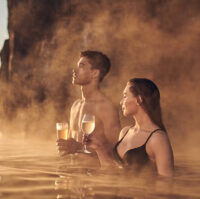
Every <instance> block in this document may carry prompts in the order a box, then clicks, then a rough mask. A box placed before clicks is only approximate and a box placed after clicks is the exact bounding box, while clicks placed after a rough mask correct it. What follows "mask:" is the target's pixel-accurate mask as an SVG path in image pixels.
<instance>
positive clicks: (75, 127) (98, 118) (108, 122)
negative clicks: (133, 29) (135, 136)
mask: <svg viewBox="0 0 200 199" xmlns="http://www.w3.org/2000/svg"><path fill="white" fill-rule="evenodd" d="M109 70H110V60H109V58H108V57H107V56H106V55H104V54H103V53H101V52H97V51H84V52H81V56H80V59H79V61H78V64H77V67H76V68H75V69H74V70H73V78H72V83H73V84H76V85H79V86H81V94H82V97H81V99H78V100H76V101H75V102H74V103H73V105H72V107H71V111H70V135H71V136H70V137H71V138H69V139H68V140H58V143H57V145H58V150H59V152H60V154H61V155H65V154H73V153H76V152H79V151H80V150H82V148H83V145H82V138H83V132H82V130H81V121H82V118H83V115H84V114H85V113H89V114H92V115H94V116H95V130H94V132H93V136H95V138H97V139H101V140H102V141H104V140H105V142H107V143H108V144H110V145H111V146H114V144H115V143H116V142H117V140H118V136H119V132H120V122H119V116H118V111H117V109H116V108H115V107H114V105H113V104H112V102H111V101H110V100H109V99H107V98H106V97H105V96H104V95H103V94H102V93H101V91H100V90H99V87H100V83H101V81H102V80H103V78H104V77H105V75H106V74H107V73H108V72H109ZM89 147H91V148H92V149H94V150H95V145H94V144H93V143H92V141H91V143H90V145H89ZM89 150H91V149H89Z"/></svg>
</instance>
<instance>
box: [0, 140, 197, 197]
mask: <svg viewBox="0 0 200 199" xmlns="http://www.w3.org/2000/svg"><path fill="white" fill-rule="evenodd" d="M175 158H176V174H175V177H174V179H173V180H170V179H163V178H155V177H152V176H151V175H149V174H148V173H143V174H141V175H137V177H136V176H134V175H130V174H127V173H124V172H123V171H122V170H121V169H118V170H112V171H108V170H100V169H99V168H98V167H97V165H98V164H96V165H94V164H93V165H92V166H90V167H89V166H88V165H86V164H85V163H86V162H87V161H85V163H84V162H83V160H86V159H88V158H87V157H85V156H84V157H83V158H82V159H79V157H78V156H69V157H66V158H59V157H58V155H57V153H56V149H55V143H54V142H52V143H45V142H43V143H42V142H34V143H23V142H12V143H10V141H9V142H7V141H5V140H4V141H0V198H10V199H11V198H12V199H13V198H20V199H21V198H37V199H39V198H48V199H50V198H54V199H56V198H57V199H60V198H65V199H66V198H68V199H71V198H87V199H90V198H97V199H98V198H105V199H146V198H148V199H151V198H155V199H168V198H173V199H177V198H183V199H186V198H191V199H196V198H200V190H199V185H200V162H199V161H197V160H195V159H190V160H189V159H188V158H186V157H181V156H178V157H175Z"/></svg>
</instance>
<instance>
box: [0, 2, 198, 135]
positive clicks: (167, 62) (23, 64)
mask: <svg viewBox="0 0 200 199" xmlns="http://www.w3.org/2000/svg"><path fill="white" fill-rule="evenodd" d="M8 8H9V24H8V27H9V36H10V40H9V50H10V56H9V82H10V83H9V87H6V90H7V91H9V92H8V93H7V94H6V95H5V96H4V97H3V98H2V99H1V100H2V101H3V102H2V103H3V104H4V106H3V107H4V109H3V110H2V111H1V112H2V114H5V113H6V115H7V117H8V119H9V120H13V121H15V120H17V121H22V120H23V121H25V123H26V125H25V126H29V123H34V124H33V125H32V126H34V125H36V124H37V122H38V120H40V118H42V119H41V121H40V122H41V123H42V126H45V128H46V129H48V130H49V128H48V127H46V126H48V125H46V121H51V122H49V125H50V126H51V128H52V129H53V128H54V126H53V125H54V123H55V121H58V120H65V119H66V118H67V116H68V115H69V114H68V112H69V107H70V105H71V103H72V101H73V100H74V99H75V98H76V97H77V96H78V94H79V92H78V90H77V89H76V87H73V86H72V85H71V71H72V69H73V68H74V67H75V66H76V62H77V59H78V56H79V52H80V51H81V50H85V49H92V50H99V51H103V52H104V53H106V54H107V55H108V56H109V57H110V58H111V62H112V69H111V72H110V74H109V75H108V77H107V78H106V79H105V81H104V82H103V84H102V88H103V90H104V92H105V93H106V94H107V95H108V96H109V97H111V99H112V100H113V101H114V102H115V103H116V104H117V103H118V102H119V100H120V98H121V91H122V90H123V87H124V86H125V83H126V82H127V81H128V80H129V79H130V78H132V77H147V78H150V79H152V80H153V81H155V83H156V84H157V85H158V87H159V88H160V91H161V103H162V106H163V113H164V121H165V123H166V126H167V127H168V129H169V132H170V131H171V132H172V133H175V132H176V131H177V129H178V131H179V132H183V134H184V132H185V134H186V132H187V131H188V129H190V128H191V126H192V129H193V131H196V127H195V126H197V123H198V117H199V116H197V117H195V118H194V120H193V122H192V124H191V122H188V119H186V118H190V117H191V116H193V115H198V113H199V106H197V104H198V101H197V98H198V97H199V94H197V93H198V92H197V90H196V89H197V87H198V86H197V85H199V83H200V80H199V76H198V75H197V74H198V72H199V62H200V57H199V53H198V52H199V50H200V47H199V46H200V38H199V34H200V30H199V28H198V27H199V21H200V14H199V13H200V12H199V11H200V2H199V1H198V0H192V1H190V2H189V3H188V1H187V0H173V1H171V0H170V1H168V0H151V1H149V0H134V1H132V0H124V1H120V0H116V1H112V0H108V1H107V0H95V1H91V0H71V1H70V0H62V1H61V0H56V1H55V0H43V1H41V0H21V1H16V0H8ZM116 93H117V95H116ZM113 94H114V95H113ZM189 96H192V97H191V99H190V100H189ZM183 107H184V108H183ZM185 112H187V115H185ZM27 115H28V116H27ZM27 118H28V119H27ZM33 121H34V122H33ZM13 123H14V124H16V122H13ZM19 123H20V122H19ZM47 123H48V122H47ZM125 123H126V120H124V119H123V120H122V124H125ZM180 123H181V124H183V123H184V125H183V126H180ZM36 126H37V125H36ZM174 126H178V128H174ZM19 128H20V129H22V130H23V131H24V129H25V131H27V127H26V128H24V125H23V124H20V125H19ZM28 129H29V128H28ZM35 130H36V131H37V128H33V130H29V131H31V132H32V131H34V132H35ZM49 131H50V130H49ZM52 133H53V131H52ZM179 135H180V137H181V134H179ZM179 135H177V137H179Z"/></svg>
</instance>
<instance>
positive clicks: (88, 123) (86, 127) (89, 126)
mask: <svg viewBox="0 0 200 199" xmlns="http://www.w3.org/2000/svg"><path fill="white" fill-rule="evenodd" d="M81 129H82V131H83V133H84V135H85V136H88V135H90V134H91V133H92V132H93V131H94V129H95V116H94V115H91V114H84V115H83V119H82V122H81ZM83 152H84V153H91V152H90V151H88V150H87V147H86V145H85V144H84V146H83Z"/></svg>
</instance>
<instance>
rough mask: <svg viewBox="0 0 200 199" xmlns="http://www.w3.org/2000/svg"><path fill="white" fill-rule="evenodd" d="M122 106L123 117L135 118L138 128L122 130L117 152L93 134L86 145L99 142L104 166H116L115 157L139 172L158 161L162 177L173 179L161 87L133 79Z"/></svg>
mask: <svg viewBox="0 0 200 199" xmlns="http://www.w3.org/2000/svg"><path fill="white" fill-rule="evenodd" d="M120 104H121V106H122V111H123V114H124V115H125V116H132V117H133V118H134V120H135V125H133V126H129V127H125V128H123V129H122V130H121V132H120V139H119V142H118V143H117V144H116V145H115V147H114V150H113V153H111V149H110V148H109V146H108V144H106V143H101V142H100V140H99V139H97V138H96V137H95V136H94V135H92V134H91V135H90V137H89V138H88V139H87V138H86V139H85V142H86V143H88V144H89V143H90V142H89V141H90V140H92V141H93V143H94V142H95V143H96V146H95V150H96V152H97V154H98V156H99V159H100V162H101V164H102V165H112V164H113V161H112V157H114V158H115V159H116V160H117V161H118V162H119V163H121V164H122V165H123V166H124V167H133V168H134V169H136V170H137V171H139V170H141V169H142V168H144V167H146V166H147V165H149V163H150V162H154V163H155V165H156V167H157V173H158V174H159V175H162V176H172V175H173V167H174V161H173V152H172V148H171V145H170V141H169V139H168V136H167V133H166V130H165V127H164V125H163V123H162V117H161V108H160V93H159V90H158V88H157V86H156V85H155V84H154V83H153V82H152V81H151V80H148V79H142V78H134V79H131V80H130V81H129V82H128V83H127V85H126V87H125V89H124V92H123V98H122V100H121V102H120Z"/></svg>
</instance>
